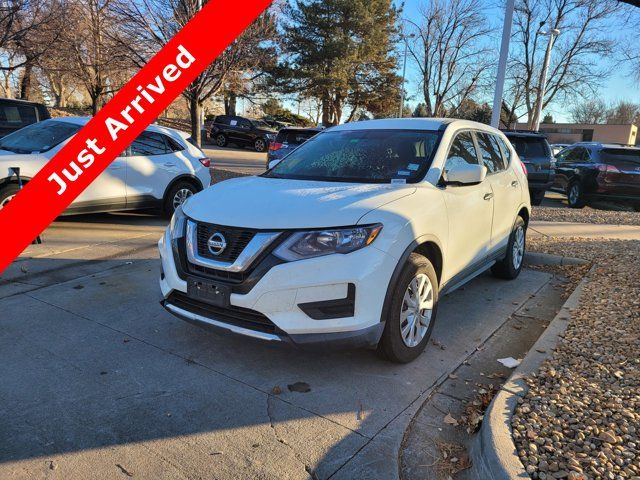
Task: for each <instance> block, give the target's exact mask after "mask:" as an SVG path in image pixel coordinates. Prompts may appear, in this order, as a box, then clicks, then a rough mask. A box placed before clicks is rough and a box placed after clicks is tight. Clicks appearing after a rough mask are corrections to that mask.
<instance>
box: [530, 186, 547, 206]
mask: <svg viewBox="0 0 640 480" xmlns="http://www.w3.org/2000/svg"><path fill="white" fill-rule="evenodd" d="M544 194H545V191H544V190H534V191H533V192H531V193H530V197H531V205H535V206H538V205H540V204H542V200H544Z"/></svg>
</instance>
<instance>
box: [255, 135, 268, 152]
mask: <svg viewBox="0 0 640 480" xmlns="http://www.w3.org/2000/svg"><path fill="white" fill-rule="evenodd" d="M253 149H254V150H255V151H256V152H260V153H262V152H266V151H267V141H266V140H265V139H264V138H256V140H255V142H253Z"/></svg>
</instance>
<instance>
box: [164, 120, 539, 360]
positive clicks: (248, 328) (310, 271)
mask: <svg viewBox="0 0 640 480" xmlns="http://www.w3.org/2000/svg"><path fill="white" fill-rule="evenodd" d="M530 208H531V207H530V204H529V192H528V190H527V177H526V173H525V169H524V167H523V165H522V164H521V162H520V160H519V159H518V157H517V155H516V153H515V152H514V150H513V148H512V147H511V145H510V143H509V141H508V140H507V139H506V138H505V136H504V135H503V134H502V133H501V132H500V131H498V130H496V129H493V128H491V127H488V126H486V125H482V124H479V123H475V122H469V121H462V120H449V119H447V120H442V119H392V120H374V121H365V122H356V123H349V124H346V125H340V126H337V127H333V128H330V129H328V130H325V131H323V132H321V133H319V134H318V135H316V136H315V137H314V138H313V139H311V140H309V141H308V142H307V143H305V144H303V145H302V146H300V147H299V148H298V149H297V150H295V151H293V152H292V153H291V154H289V155H288V156H287V157H285V158H284V159H283V160H282V162H280V163H279V164H278V165H276V166H275V167H273V168H272V169H270V170H268V171H267V172H266V173H264V174H263V175H260V176H257V177H244V178H238V179H234V180H228V181H225V182H222V183H219V184H217V185H215V186H213V187H211V188H209V189H207V190H205V191H203V192H201V193H198V194H197V195H194V196H193V197H191V198H189V199H188V200H187V202H186V203H185V204H184V205H183V206H182V207H181V208H179V209H178V210H177V211H176V213H175V214H174V216H173V219H172V221H171V224H170V226H169V227H168V228H167V230H166V232H165V234H164V236H163V237H162V239H161V240H160V242H159V248H160V255H161V257H162V272H161V276H160V287H161V289H162V294H163V297H164V298H163V301H162V303H163V306H164V307H165V308H166V309H167V310H168V311H169V312H171V313H173V314H174V315H177V316H178V317H180V318H182V319H184V320H187V321H189V322H192V323H195V324H198V325H201V326H208V327H214V328H216V329H225V330H229V331H232V332H235V333H238V334H243V335H247V336H251V337H257V338H260V339H263V340H270V341H274V342H290V343H293V344H297V345H300V346H308V345H312V344H317V343H322V344H323V345H325V344H326V343H333V344H339V345H351V346H354V345H355V346H358V345H359V346H371V347H373V346H377V349H378V351H379V352H380V353H382V354H383V355H384V356H385V357H387V358H388V359H390V360H392V361H396V362H409V361H411V360H413V359H414V358H416V357H417V356H418V355H419V354H420V353H421V352H422V350H423V349H424V348H425V345H426V344H427V342H428V340H429V336H430V334H431V331H432V329H433V326H434V322H435V320H436V313H437V309H438V299H439V297H440V296H442V295H443V294H445V293H447V292H450V291H452V290H453V289H455V288H456V287H458V286H460V285H462V284H463V283H465V282H467V281H468V280H470V279H472V278H473V277H475V276H476V275H478V274H479V273H481V272H483V271H484V270H487V269H488V268H491V269H492V271H493V273H494V274H495V275H496V276H498V277H501V278H507V279H513V278H516V277H517V276H518V274H519V273H520V269H521V268H522V261H523V256H524V250H525V233H526V228H527V222H528V220H529V215H530Z"/></svg>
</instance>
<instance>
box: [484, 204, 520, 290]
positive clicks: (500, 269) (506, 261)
mask: <svg viewBox="0 0 640 480" xmlns="http://www.w3.org/2000/svg"><path fill="white" fill-rule="evenodd" d="M526 241H527V224H526V223H525V221H524V219H523V218H522V217H521V216H518V218H517V219H516V223H515V224H514V226H513V230H512V231H511V235H510V236H509V243H508V244H507V254H506V255H505V257H504V258H503V259H502V260H500V261H499V262H497V263H496V264H495V265H494V266H493V267H491V272H492V273H493V274H494V275H495V276H496V277H499V278H504V279H507V280H513V279H514V278H516V277H517V276H518V275H520V271H521V270H522V263H523V261H524V252H525V250H526Z"/></svg>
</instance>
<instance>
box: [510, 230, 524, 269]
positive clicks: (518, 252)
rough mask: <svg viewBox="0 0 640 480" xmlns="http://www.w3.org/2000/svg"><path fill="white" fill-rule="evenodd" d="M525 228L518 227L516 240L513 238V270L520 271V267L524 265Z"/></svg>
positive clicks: (515, 235)
mask: <svg viewBox="0 0 640 480" xmlns="http://www.w3.org/2000/svg"><path fill="white" fill-rule="evenodd" d="M524 241H525V234H524V227H523V226H522V225H518V227H517V228H516V231H515V234H514V238H513V247H512V249H513V250H512V252H511V253H512V255H511V256H512V260H513V268H515V269H516V270H518V269H519V268H520V265H522V259H523V258H524Z"/></svg>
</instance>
